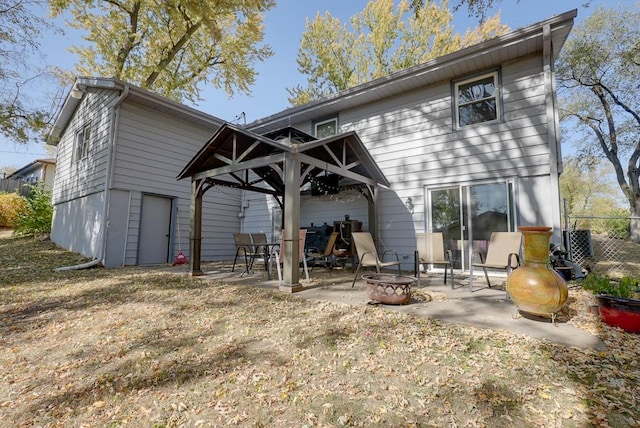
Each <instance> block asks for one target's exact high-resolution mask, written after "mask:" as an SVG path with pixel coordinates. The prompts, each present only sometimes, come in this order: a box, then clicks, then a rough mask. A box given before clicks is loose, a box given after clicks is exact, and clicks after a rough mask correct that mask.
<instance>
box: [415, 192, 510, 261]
mask: <svg viewBox="0 0 640 428" xmlns="http://www.w3.org/2000/svg"><path fill="white" fill-rule="evenodd" d="M513 187H514V186H513V180H506V181H500V182H483V183H477V184H471V185H460V186H449V187H440V188H436V187H433V188H427V189H426V201H427V207H426V212H427V225H426V226H427V227H426V229H427V231H429V232H442V234H443V237H444V241H445V249H447V250H451V252H452V255H453V264H454V268H455V269H462V270H468V269H469V257H470V254H471V251H472V250H474V251H475V250H480V251H483V252H486V249H487V242H488V240H489V237H490V236H491V232H498V231H513V230H515V203H514V190H513Z"/></svg>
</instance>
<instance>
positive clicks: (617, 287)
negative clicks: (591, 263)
mask: <svg viewBox="0 0 640 428" xmlns="http://www.w3.org/2000/svg"><path fill="white" fill-rule="evenodd" d="M581 284H582V288H584V289H585V290H589V291H591V292H592V293H593V294H606V295H607V296H612V297H623V298H625V299H637V298H639V297H640V296H639V295H638V294H639V291H638V287H639V286H640V285H639V284H640V283H639V281H638V280H637V279H635V278H631V277H629V276H625V277H623V278H621V279H620V280H618V281H616V280H613V279H610V278H608V277H606V276H603V275H598V274H597V273H593V272H591V273H589V274H588V275H587V276H586V277H585V278H584V279H583V280H582V283H581Z"/></svg>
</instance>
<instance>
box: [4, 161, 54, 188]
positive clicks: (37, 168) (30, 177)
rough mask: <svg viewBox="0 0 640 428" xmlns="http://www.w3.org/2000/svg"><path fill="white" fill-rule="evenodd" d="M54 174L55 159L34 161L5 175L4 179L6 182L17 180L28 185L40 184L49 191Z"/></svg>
mask: <svg viewBox="0 0 640 428" xmlns="http://www.w3.org/2000/svg"><path fill="white" fill-rule="evenodd" d="M55 173H56V160H55V159H50V158H48V159H36V160H34V161H33V162H29V163H28V164H27V165H25V166H23V167H22V168H20V169H18V170H17V171H15V172H13V173H11V174H9V175H7V176H6V178H7V179H8V180H19V181H23V182H25V183H30V184H36V183H40V184H42V186H43V187H44V188H45V189H47V190H51V189H52V187H53V178H54V176H55Z"/></svg>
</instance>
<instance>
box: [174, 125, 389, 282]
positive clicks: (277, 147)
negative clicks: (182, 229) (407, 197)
mask: <svg viewBox="0 0 640 428" xmlns="http://www.w3.org/2000/svg"><path fill="white" fill-rule="evenodd" d="M327 173H329V174H336V175H338V176H340V177H342V178H343V179H342V180H340V181H341V182H342V183H340V184H339V187H340V188H344V187H349V188H354V187H356V188H358V189H359V190H360V191H361V192H362V193H363V194H364V195H365V196H366V198H367V201H368V217H369V230H370V231H371V233H372V234H373V235H374V237H375V235H376V233H375V232H376V225H377V214H376V200H377V192H378V186H379V185H382V186H389V182H388V181H387V179H386V178H385V177H384V175H383V174H382V171H381V170H380V168H378V165H377V164H376V163H375V161H374V160H373V158H372V157H371V155H370V154H369V152H368V151H367V149H366V148H365V146H364V144H363V143H362V141H361V140H360V138H359V137H358V134H357V133H356V132H353V131H352V132H347V133H344V134H339V135H335V136H331V137H327V138H323V139H320V140H319V139H316V138H315V137H312V136H311V135H308V134H306V133H304V132H302V131H300V130H298V129H295V128H292V127H287V128H284V129H280V130H277V131H272V132H269V133H268V134H264V135H259V134H255V133H253V132H250V131H247V130H244V129H242V128H240V127H237V126H234V125H231V124H224V125H223V126H222V127H221V128H220V129H218V131H217V132H216V133H215V134H214V135H213V136H212V137H211V139H210V140H209V141H208V142H207V143H206V144H205V145H204V146H203V147H202V149H201V150H200V151H199V152H198V153H197V154H196V155H195V156H194V157H193V159H191V161H190V162H189V163H188V164H187V166H186V167H185V168H184V169H183V170H182V172H181V173H180V174H179V175H178V177H177V178H178V180H181V179H184V178H187V177H190V178H191V226H190V264H191V266H190V268H191V274H192V275H194V276H196V275H202V270H201V260H200V259H201V241H202V197H203V195H204V194H205V192H207V190H209V189H211V188H212V187H214V186H226V187H234V188H240V189H243V190H249V191H253V192H260V193H265V194H269V195H272V196H274V198H275V199H276V201H277V202H278V204H279V205H280V207H281V208H282V210H283V212H284V219H283V220H284V224H283V226H284V247H285V248H284V249H283V254H284V270H283V284H281V289H283V290H285V291H289V292H294V291H298V290H300V289H301V288H302V287H301V285H300V283H299V270H298V266H299V263H300V260H299V256H298V254H299V253H298V251H299V248H298V246H299V241H298V230H299V228H300V192H301V189H302V187H303V186H305V185H306V184H307V183H311V182H314V181H316V180H318V177H320V176H323V175H326V174H327Z"/></svg>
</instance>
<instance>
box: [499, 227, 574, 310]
mask: <svg viewBox="0 0 640 428" xmlns="http://www.w3.org/2000/svg"><path fill="white" fill-rule="evenodd" d="M519 230H520V231H521V232H522V234H523V236H524V262H523V266H521V267H519V268H517V269H515V270H513V271H512V272H511V273H510V274H509V276H508V277H507V285H506V286H507V292H508V293H509V296H511V299H512V300H513V303H514V304H515V305H516V306H517V307H518V309H519V310H520V311H521V312H526V313H529V314H532V315H538V316H544V317H548V316H551V318H554V317H555V314H556V313H557V312H558V311H559V310H560V309H562V307H563V306H564V305H565V304H566V303H567V298H568V296H569V290H568V288H567V283H566V282H565V280H564V278H562V277H561V276H560V275H559V274H558V273H557V272H556V271H555V270H553V269H552V268H551V266H550V264H549V238H550V237H551V235H552V233H551V228H550V227H540V226H523V227H520V228H519Z"/></svg>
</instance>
